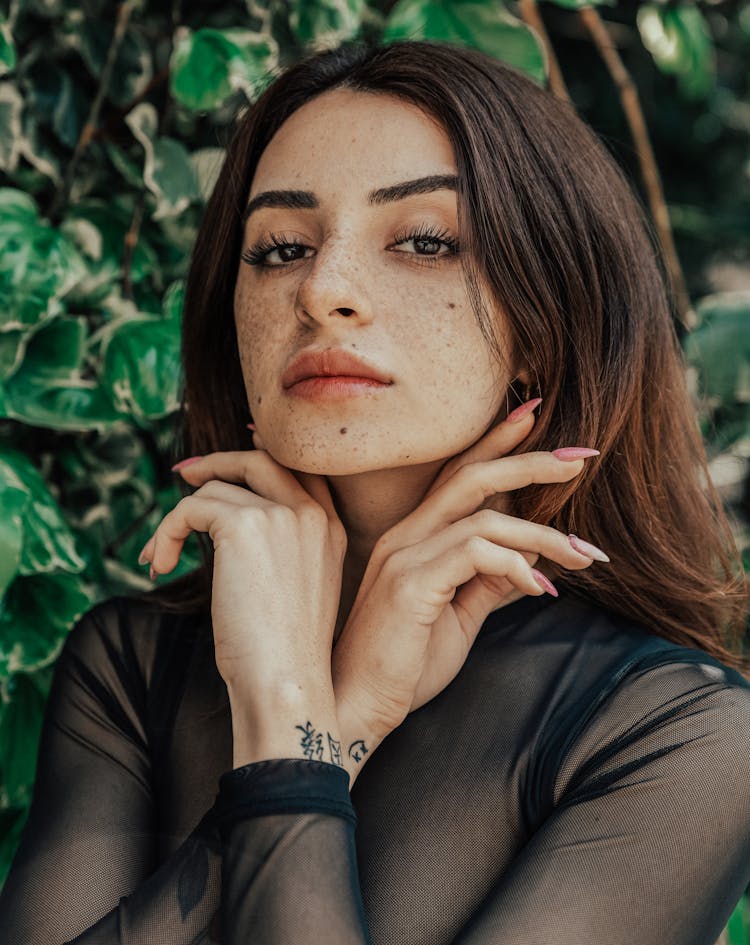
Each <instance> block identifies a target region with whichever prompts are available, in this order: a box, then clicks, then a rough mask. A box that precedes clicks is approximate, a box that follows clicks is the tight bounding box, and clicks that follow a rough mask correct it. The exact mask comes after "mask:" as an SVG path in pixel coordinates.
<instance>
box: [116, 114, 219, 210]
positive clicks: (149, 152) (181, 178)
mask: <svg viewBox="0 0 750 945" xmlns="http://www.w3.org/2000/svg"><path fill="white" fill-rule="evenodd" d="M125 121H126V123H127V125H128V127H129V128H130V130H131V131H132V132H133V135H134V136H135V138H136V139H137V140H138V141H139V142H140V144H141V145H142V146H143V150H144V151H145V153H146V160H145V164H144V168H143V182H144V183H145V185H146V187H148V189H149V190H150V191H151V193H152V194H153V195H154V196H155V197H156V210H155V212H154V214H153V218H154V220H161V219H163V218H164V217H174V216H177V215H178V214H180V213H182V211H183V210H185V209H186V208H187V207H188V206H189V204H190V202H191V201H192V200H198V199H200V191H199V189H198V177H197V175H196V173H195V170H194V168H193V165H192V164H191V162H190V156H189V154H188V152H187V150H186V149H185V146H184V145H183V144H181V143H180V142H179V141H175V140H174V139H173V138H167V137H158V134H157V127H158V117H157V113H156V109H155V108H154V106H153V105H150V104H149V103H148V102H141V104H140V105H136V107H135V108H134V109H132V111H130V112H129V114H128V115H127V117H126V118H125Z"/></svg>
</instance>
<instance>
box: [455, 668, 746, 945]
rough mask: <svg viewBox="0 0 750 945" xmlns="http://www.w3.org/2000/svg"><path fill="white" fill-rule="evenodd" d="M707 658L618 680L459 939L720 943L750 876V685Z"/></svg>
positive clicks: (497, 944) (502, 944)
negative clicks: (543, 813)
mask: <svg viewBox="0 0 750 945" xmlns="http://www.w3.org/2000/svg"><path fill="white" fill-rule="evenodd" d="M706 665H707V666H708V669H707V670H704V668H703V666H702V665H691V664H674V663H673V664H669V665H665V666H658V667H652V668H651V669H649V670H648V671H646V672H643V673H641V674H640V675H638V676H636V677H634V678H629V679H627V680H626V682H625V683H624V684H621V686H620V687H619V689H618V690H617V691H616V692H615V693H614V695H613V697H611V698H610V700H609V702H608V704H607V705H606V706H605V707H603V708H602V710H601V711H600V712H598V713H597V714H596V716H595V717H594V718H593V719H592V720H591V722H590V724H589V725H588V726H587V728H586V731H585V732H584V733H583V735H582V736H581V737H580V738H579V739H578V740H577V741H576V743H575V744H574V745H573V747H572V749H571V751H570V753H569V754H568V756H567V757H566V759H565V761H564V763H563V766H562V768H561V770H560V772H559V774H558V779H557V784H556V787H555V799H554V809H553V810H552V811H551V813H550V815H549V816H548V818H547V819H546V820H545V822H544V823H543V824H542V826H541V827H540V829H539V830H537V832H536V833H535V834H534V835H533V836H532V837H531V839H530V840H529V842H528V844H527V845H526V846H525V847H524V848H523V850H522V851H521V852H520V853H519V855H518V856H517V858H516V859H515V860H514V862H513V863H512V864H511V866H510V868H509V869H508V870H506V872H505V873H504V874H503V875H502V876H500V877H499V878H498V881H497V884H496V885H495V887H494V889H493V890H492V892H491V894H490V895H488V897H487V899H486V901H485V902H484V903H483V904H482V906H481V907H480V909H478V910H477V913H476V914H475V915H474V916H473V917H472V919H471V921H470V922H469V923H468V924H467V925H466V927H465V928H464V929H463V930H462V932H461V933H460V934H459V935H458V937H457V938H456V939H455V942H454V945H542V943H544V945H548V943H550V942H555V943H556V945H713V943H714V942H716V940H717V938H718V937H719V934H720V932H721V930H722V929H723V928H724V926H725V924H726V922H727V921H728V919H729V916H730V914H731V912H732V909H733V908H734V906H735V905H736V903H737V902H738V900H739V898H740V896H741V895H742V893H743V891H744V889H745V887H746V886H747V884H748V881H750V686H747V684H746V683H741V682H739V675H738V674H735V677H736V679H737V680H738V681H737V682H735V683H734V684H732V683H728V682H726V681H722V680H721V678H720V677H721V671H720V670H718V669H716V668H714V667H713V666H712V665H710V664H708V663H707V664H706Z"/></svg>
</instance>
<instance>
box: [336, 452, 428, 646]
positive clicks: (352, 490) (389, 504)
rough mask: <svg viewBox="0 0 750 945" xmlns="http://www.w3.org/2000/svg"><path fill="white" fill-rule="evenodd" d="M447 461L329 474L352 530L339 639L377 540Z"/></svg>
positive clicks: (417, 500) (342, 515)
mask: <svg viewBox="0 0 750 945" xmlns="http://www.w3.org/2000/svg"><path fill="white" fill-rule="evenodd" d="M444 464H445V459H440V460H436V461H434V462H431V463H422V464H419V465H415V466H401V467H399V468H396V469H377V470H374V471H372V472H363V473H355V474H354V475H350V476H328V477H327V479H328V485H329V488H330V490H331V495H332V497H333V501H334V505H335V506H336V511H337V513H338V516H339V518H340V519H341V521H342V523H343V525H344V527H345V528H346V534H347V548H346V555H345V557H344V567H343V574H342V583H341V604H340V607H339V615H338V619H337V621H336V629H335V632H334V640H336V639H338V636H339V634H340V632H341V629H342V628H343V626H344V624H345V623H346V619H347V617H348V616H349V612H350V611H351V608H352V605H353V603H354V599H355V598H356V596H357V591H358V590H359V586H360V584H361V582H362V576H363V575H364V572H365V569H366V567H367V562H368V561H369V560H370V555H371V554H372V550H373V548H374V547H375V543H376V542H377V540H378V539H379V538H380V536H381V535H383V534H385V532H387V531H388V530H389V529H390V528H392V527H393V526H394V525H396V524H397V523H398V522H400V521H401V520H402V519H404V518H406V516H407V515H408V514H409V513H410V512H412V511H413V510H414V509H415V508H416V507H417V506H418V505H419V504H420V502H421V501H422V499H423V498H424V495H425V493H426V492H427V490H428V489H429V488H430V485H431V484H432V483H433V482H434V480H435V477H436V476H437V474H438V472H439V471H440V469H441V468H442V467H443V465H444Z"/></svg>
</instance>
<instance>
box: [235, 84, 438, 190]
mask: <svg viewBox="0 0 750 945" xmlns="http://www.w3.org/2000/svg"><path fill="white" fill-rule="evenodd" d="M455 172H456V164H455V157H454V154H453V146H452V144H451V141H450V138H449V137H448V135H447V133H446V132H445V130H444V129H443V127H442V126H441V125H440V124H439V122H437V121H436V120H435V119H434V118H433V117H432V116H430V115H428V114H427V113H426V112H424V111H422V109H420V108H418V107H417V106H416V105H413V104H411V103H410V102H406V101H404V100H403V99H399V98H397V97H395V96H393V95H386V94H373V93H370V92H355V91H352V90H351V89H333V90H331V91H329V92H324V93H323V94H322V95H319V96H317V97H316V98H314V99H313V100H312V101H310V102H308V103H307V104H305V105H303V106H302V107H301V108H299V109H297V111H296V112H294V114H292V115H291V116H290V117H289V118H288V119H287V120H286V121H285V122H284V124H283V125H282V126H281V127H280V128H279V130H278V131H277V132H276V134H275V135H274V136H273V138H272V139H271V141H270V142H269V143H268V145H267V147H266V149H265V151H264V152H263V154H262V155H261V158H260V161H259V162H258V166H257V169H256V172H255V175H254V177H253V183H252V187H251V190H250V197H253V196H254V195H255V194H256V193H257V192H258V191H260V190H272V189H282V188H285V187H287V188H288V187H296V188H299V189H309V190H319V189H321V188H325V185H326V184H328V185H329V187H331V188H335V189H336V190H337V191H339V190H340V189H342V188H344V187H346V188H347V189H357V190H361V191H362V193H363V194H364V193H365V192H366V191H369V190H370V189H371V188H372V187H376V186H384V185H387V184H390V183H395V182H397V181H401V180H407V179H410V178H415V177H419V176H420V174H421V173H429V174H436V173H445V174H451V173H452V174H455Z"/></svg>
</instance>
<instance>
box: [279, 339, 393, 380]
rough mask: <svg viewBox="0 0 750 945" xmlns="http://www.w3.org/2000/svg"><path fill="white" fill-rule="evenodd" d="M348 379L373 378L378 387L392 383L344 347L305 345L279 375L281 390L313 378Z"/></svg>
mask: <svg viewBox="0 0 750 945" xmlns="http://www.w3.org/2000/svg"><path fill="white" fill-rule="evenodd" d="M332 377H333V378H339V379H341V378H349V379H350V380H351V379H353V380H355V381H375V382H376V383H378V384H380V385H381V386H388V385H389V384H392V383H393V380H392V378H390V377H389V376H388V375H387V374H386V372H385V371H384V370H382V369H381V368H380V367H378V365H376V364H374V363H372V362H370V361H368V360H365V359H364V358H361V357H358V356H357V355H354V354H352V352H351V351H349V350H347V349H345V348H326V349H323V350H320V349H314V348H308V349H307V350H305V351H302V352H301V353H300V354H299V355H298V356H297V357H295V358H294V360H293V361H292V362H291V364H289V365H288V367H287V368H286V370H285V371H284V373H283V375H282V377H281V384H282V387H283V388H284V389H285V390H289V389H291V388H292V387H296V386H297V384H299V383H300V382H302V381H307V380H311V379H315V378H332Z"/></svg>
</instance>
